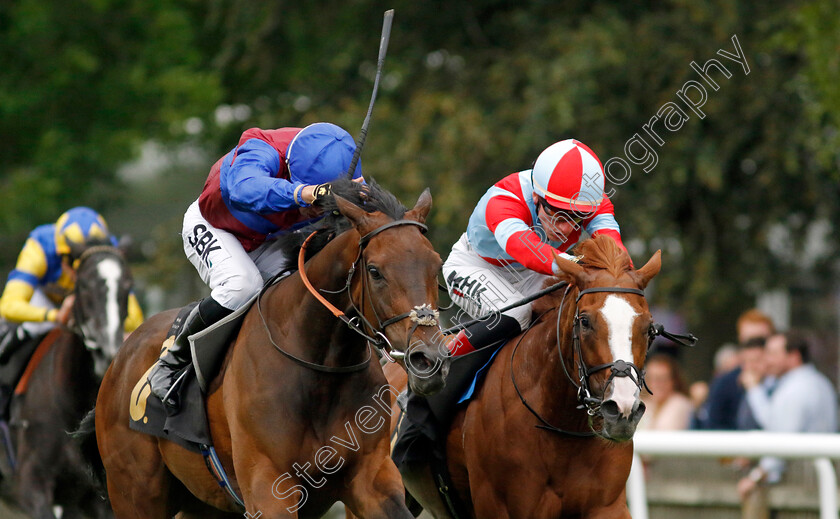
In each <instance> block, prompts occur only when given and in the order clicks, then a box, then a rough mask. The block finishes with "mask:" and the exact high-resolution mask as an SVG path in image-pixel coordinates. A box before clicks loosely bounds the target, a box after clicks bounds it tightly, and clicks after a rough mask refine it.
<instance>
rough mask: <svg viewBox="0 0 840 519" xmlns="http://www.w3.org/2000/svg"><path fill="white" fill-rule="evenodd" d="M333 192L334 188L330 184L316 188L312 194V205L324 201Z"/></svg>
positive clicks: (319, 185)
mask: <svg viewBox="0 0 840 519" xmlns="http://www.w3.org/2000/svg"><path fill="white" fill-rule="evenodd" d="M331 192H332V186H331V185H330V184H318V185H317V186H315V190H314V191H313V192H312V196H313V199H312V203H313V204H317V203H318V201H319V200H321V199H323V198H324V197H325V196H327V195H329V194H330V193H331Z"/></svg>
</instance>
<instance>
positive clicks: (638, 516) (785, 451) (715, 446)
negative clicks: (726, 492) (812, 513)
mask: <svg viewBox="0 0 840 519" xmlns="http://www.w3.org/2000/svg"><path fill="white" fill-rule="evenodd" d="M633 446H634V454H633V467H632V469H631V470H630V477H629V478H628V479H627V502H628V505H629V507H630V515H632V516H633V519H649V515H648V506H647V492H646V488H645V478H644V474H643V471H642V465H641V460H640V459H639V456H662V457H693V458H698V457H701V458H702V457H705V458H716V457H729V456H741V457H745V458H758V457H761V456H776V457H779V458H799V459H813V460H814V467H815V469H816V471H817V477H818V481H819V492H820V519H838V516H837V475H836V474H835V472H834V466H833V465H832V464H831V461H830V458H834V459H840V434H792V433H769V432H760V431H755V432H722V431H721V432H718V431H678V432H676V431H675V432H664V431H655V432H654V431H639V432H637V433H636V434H635V436H633Z"/></svg>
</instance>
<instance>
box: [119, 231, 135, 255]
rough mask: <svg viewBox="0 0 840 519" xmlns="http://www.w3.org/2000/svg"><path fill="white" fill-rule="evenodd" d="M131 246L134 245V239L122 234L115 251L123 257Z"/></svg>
mask: <svg viewBox="0 0 840 519" xmlns="http://www.w3.org/2000/svg"><path fill="white" fill-rule="evenodd" d="M132 245H134V239H133V238H132V237H131V236H130V235H128V234H123V235H122V236H120V239H119V241H118V242H117V250H119V251H120V252H121V253H122V254H123V256H125V255H127V254H128V250H129V249H130V248H131V246H132Z"/></svg>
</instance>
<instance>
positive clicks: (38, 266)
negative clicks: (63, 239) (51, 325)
mask: <svg viewBox="0 0 840 519" xmlns="http://www.w3.org/2000/svg"><path fill="white" fill-rule="evenodd" d="M46 272H47V257H46V254H45V253H44V250H43V249H42V248H41V245H40V244H39V243H38V242H37V241H35V240H33V239H32V238H29V239H27V240H26V243H25V244H24V246H23V249H22V250H21V251H20V255H19V256H18V260H17V263H16V264H15V269H14V270H13V271H12V272H11V273H10V274H9V279H8V281H7V282H6V287H5V288H4V289H3V295H2V297H0V317H3V319H6V320H7V321H11V322H16V323H23V322H44V321H51V322H55V321H56V318H57V315H58V310H56V309H54V308H53V309H49V308H44V307H41V306H34V305H32V304H30V301H31V300H32V295H33V294H34V293H35V288H36V287H37V286H38V285H39V283H40V281H41V279H43V277H44V276H45V275H46Z"/></svg>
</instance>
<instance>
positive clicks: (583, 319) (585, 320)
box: [580, 314, 590, 329]
mask: <svg viewBox="0 0 840 519" xmlns="http://www.w3.org/2000/svg"><path fill="white" fill-rule="evenodd" d="M580 326H581V328H585V329H589V327H590V322H589V316H588V315H585V314H584V315H581V316H580Z"/></svg>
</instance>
